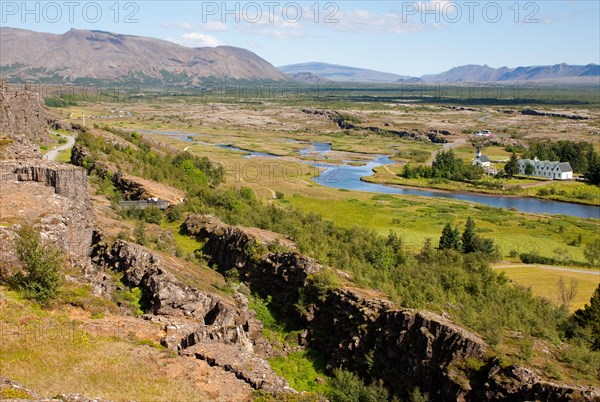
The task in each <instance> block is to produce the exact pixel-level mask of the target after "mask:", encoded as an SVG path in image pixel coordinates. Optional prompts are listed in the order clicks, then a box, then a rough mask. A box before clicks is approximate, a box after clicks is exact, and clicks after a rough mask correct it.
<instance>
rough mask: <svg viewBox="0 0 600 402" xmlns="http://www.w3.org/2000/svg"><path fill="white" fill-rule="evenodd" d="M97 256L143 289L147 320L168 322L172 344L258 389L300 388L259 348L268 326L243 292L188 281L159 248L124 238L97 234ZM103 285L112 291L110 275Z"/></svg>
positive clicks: (168, 343)
mask: <svg viewBox="0 0 600 402" xmlns="http://www.w3.org/2000/svg"><path fill="white" fill-rule="evenodd" d="M92 258H93V261H94V262H95V264H96V265H97V266H99V267H101V268H102V269H111V270H113V271H116V272H118V273H121V274H122V275H123V277H122V281H123V282H124V283H125V284H126V285H127V286H129V287H138V288H140V289H141V290H142V300H141V304H142V305H143V308H144V310H145V312H146V314H145V315H144V318H146V319H147V320H152V321H155V322H158V323H160V324H161V325H163V326H164V331H165V333H166V336H165V338H164V339H163V341H162V343H163V344H164V345H165V346H166V347H168V348H170V349H171V350H173V351H176V352H177V353H179V354H181V355H184V356H192V357H195V358H197V359H201V360H204V361H206V362H208V364H210V365H211V366H216V367H220V368H221V369H223V370H226V371H231V372H233V373H234V374H235V375H236V376H237V377H238V378H239V379H242V380H244V381H245V382H247V383H248V384H250V385H251V386H252V387H253V388H255V389H263V390H265V391H267V392H271V393H282V392H283V393H290V392H294V390H293V389H291V388H290V387H289V385H288V383H287V382H286V381H285V380H284V379H283V378H281V377H279V376H277V375H276V374H275V373H274V372H273V370H271V367H270V365H269V363H268V362H267V361H266V360H264V359H263V358H261V357H260V356H259V355H258V354H257V352H256V351H255V347H256V346H257V345H259V346H260V345H261V343H262V341H263V339H262V324H261V323H260V321H258V320H257V319H256V318H255V315H254V312H253V311H252V310H249V309H248V300H247V298H246V297H245V296H244V295H243V294H241V293H236V294H235V296H234V297H233V298H228V297H225V296H220V295H216V294H214V293H209V292H203V291H200V290H198V289H195V288H193V287H191V286H188V285H185V284H183V283H182V282H180V281H179V280H177V279H176V278H175V276H174V275H173V274H172V273H171V272H170V271H169V267H168V264H167V263H165V261H164V260H163V258H162V257H161V256H160V255H158V254H157V253H156V252H153V251H151V250H149V249H147V248H145V247H142V246H139V245H137V244H132V243H128V242H125V241H121V240H117V241H116V242H115V243H114V244H112V245H111V244H110V243H108V242H106V241H104V239H103V238H102V236H101V235H100V234H99V233H97V232H96V234H95V238H94V251H93V256H92ZM102 286H104V287H105V289H104V290H105V292H110V291H111V289H110V286H112V285H111V282H110V281H109V280H108V277H107V276H105V277H104V281H103V282H102Z"/></svg>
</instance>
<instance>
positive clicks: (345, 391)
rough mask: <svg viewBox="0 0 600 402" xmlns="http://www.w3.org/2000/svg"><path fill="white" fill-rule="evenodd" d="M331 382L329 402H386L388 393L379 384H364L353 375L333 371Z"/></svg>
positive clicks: (336, 370)
mask: <svg viewBox="0 0 600 402" xmlns="http://www.w3.org/2000/svg"><path fill="white" fill-rule="evenodd" d="M333 374H334V378H333V379H332V380H331V385H330V386H331V391H329V395H327V396H328V397H329V400H330V401H331V402H354V401H357V402H358V401H360V402H379V401H381V402H384V401H385V402H387V401H388V399H389V395H388V391H387V389H385V387H383V385H381V384H375V383H373V384H369V385H365V383H364V382H363V381H362V380H361V379H360V378H359V377H358V376H357V375H356V374H354V373H351V372H349V371H345V370H342V369H335V370H334V372H333Z"/></svg>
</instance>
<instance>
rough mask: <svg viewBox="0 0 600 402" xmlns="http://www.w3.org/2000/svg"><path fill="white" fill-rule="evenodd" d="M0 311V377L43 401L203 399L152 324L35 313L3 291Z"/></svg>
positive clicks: (63, 312)
mask: <svg viewBox="0 0 600 402" xmlns="http://www.w3.org/2000/svg"><path fill="white" fill-rule="evenodd" d="M0 306H1V309H0V326H1V327H0V328H1V329H2V331H1V333H0V336H1V338H0V339H1V342H0V372H1V373H2V376H6V377H9V378H10V379H12V380H14V381H17V382H19V383H21V384H23V385H24V386H25V387H27V388H30V389H32V390H34V391H36V392H38V393H40V394H41V395H42V396H43V397H46V398H52V397H53V396H54V395H57V394H58V393H81V394H83V395H86V396H88V397H92V398H93V397H101V398H103V399H110V400H114V401H130V400H137V401H172V400H173V395H177V398H179V400H209V399H210V398H209V397H207V395H205V394H203V393H202V391H200V390H199V388H198V387H197V386H195V383H196V381H193V380H190V378H189V377H190V374H193V373H194V370H195V369H194V368H193V367H184V366H181V367H179V366H178V365H177V364H176V361H177V359H173V356H172V354H171V353H170V352H168V351H167V350H165V349H164V348H162V347H161V346H160V345H159V344H158V337H157V334H158V333H160V328H157V327H156V326H155V325H153V324H149V323H140V324H136V321H132V319H131V317H129V318H127V317H118V316H114V317H111V316H106V317H99V318H97V319H93V318H92V319H90V317H89V314H88V313H85V312H83V311H81V312H79V313H78V312H75V313H73V312H70V311H68V310H64V309H57V310H42V309H40V308H39V307H37V306H36V305H35V304H33V303H31V302H29V301H26V300H23V299H21V298H20V297H19V296H18V295H17V294H15V293H14V292H12V291H8V290H6V289H5V288H4V287H0ZM73 314H74V315H75V316H74V317H73V316H72V315H73ZM140 367H143V370H140ZM187 372H189V373H190V374H186V373H187ZM195 374H197V375H201V373H199V372H196V373H195ZM196 380H197V379H196ZM0 399H3V398H1V396H0Z"/></svg>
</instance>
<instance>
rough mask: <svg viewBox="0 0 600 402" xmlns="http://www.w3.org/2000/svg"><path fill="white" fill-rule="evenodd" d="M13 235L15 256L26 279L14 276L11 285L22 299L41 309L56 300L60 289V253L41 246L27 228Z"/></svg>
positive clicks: (57, 250) (29, 228)
mask: <svg viewBox="0 0 600 402" xmlns="http://www.w3.org/2000/svg"><path fill="white" fill-rule="evenodd" d="M17 235H18V238H17V241H16V247H17V255H18V256H19V260H20V261H21V262H22V263H23V266H24V268H25V272H26V273H27V275H24V274H23V273H22V272H17V273H16V274H15V275H13V277H12V278H11V279H12V280H11V282H12V284H13V286H14V287H15V288H16V289H17V290H19V291H21V292H23V295H24V296H25V297H26V298H28V299H31V300H35V301H37V302H38V303H40V304H42V305H45V304H47V303H48V302H49V301H50V300H51V299H53V298H55V297H56V295H57V293H58V289H59V287H60V282H61V278H60V268H61V265H62V256H61V253H60V251H59V249H58V248H57V247H56V246H53V245H50V244H43V243H42V241H41V238H40V234H39V232H37V231H36V230H35V229H33V228H32V227H31V226H29V225H24V226H23V227H22V228H21V229H20V230H19V231H18V232H17Z"/></svg>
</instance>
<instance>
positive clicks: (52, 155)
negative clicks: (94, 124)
mask: <svg viewBox="0 0 600 402" xmlns="http://www.w3.org/2000/svg"><path fill="white" fill-rule="evenodd" d="M48 132H49V133H50V134H54V135H60V136H61V137H64V138H66V139H67V143H66V144H63V145H61V146H59V147H55V148H54V149H51V150H50V151H48V152H46V155H44V159H47V160H50V161H55V160H56V158H57V157H58V153H59V152H60V151H64V150H65V149H69V148H72V147H73V145H75V137H73V136H70V135H65V134H61V133H57V132H56V131H48Z"/></svg>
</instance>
